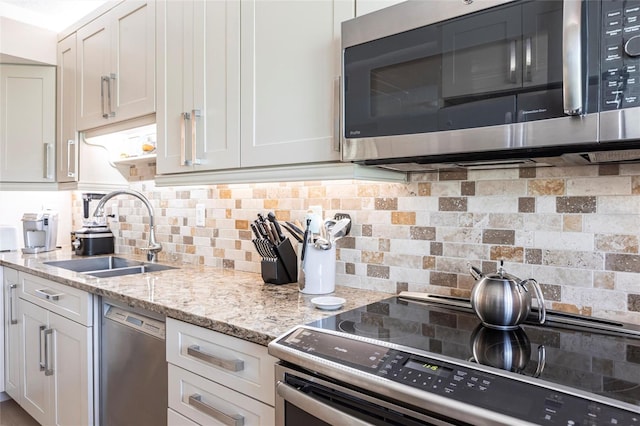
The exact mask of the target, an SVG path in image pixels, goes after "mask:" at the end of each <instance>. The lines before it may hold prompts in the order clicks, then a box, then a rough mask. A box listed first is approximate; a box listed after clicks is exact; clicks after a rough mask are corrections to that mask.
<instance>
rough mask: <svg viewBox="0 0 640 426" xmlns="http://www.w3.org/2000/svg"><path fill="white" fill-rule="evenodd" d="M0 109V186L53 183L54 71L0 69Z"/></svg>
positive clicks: (21, 67) (46, 68)
mask: <svg viewBox="0 0 640 426" xmlns="http://www.w3.org/2000/svg"><path fill="white" fill-rule="evenodd" d="M0 105H2V108H0V182H55V178H56V173H55V155H56V149H55V143H56V69H55V67H51V66H37V65H0ZM5 106H7V107H6V108H5Z"/></svg>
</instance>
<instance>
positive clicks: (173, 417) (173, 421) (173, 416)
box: [167, 408, 198, 426]
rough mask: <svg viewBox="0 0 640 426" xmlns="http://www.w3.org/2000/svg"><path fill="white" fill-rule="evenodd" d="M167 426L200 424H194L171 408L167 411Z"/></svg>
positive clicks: (193, 425) (196, 424) (195, 425)
mask: <svg viewBox="0 0 640 426" xmlns="http://www.w3.org/2000/svg"><path fill="white" fill-rule="evenodd" d="M167 426H198V423H196V422H192V421H191V420H189V419H188V418H186V417H185V416H183V415H182V414H178V413H176V412H175V411H173V410H172V409H171V408H169V409H168V410H167Z"/></svg>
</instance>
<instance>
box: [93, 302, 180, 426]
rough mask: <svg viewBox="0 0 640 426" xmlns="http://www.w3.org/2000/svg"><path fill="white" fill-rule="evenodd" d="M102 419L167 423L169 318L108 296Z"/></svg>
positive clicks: (120, 423)
mask: <svg viewBox="0 0 640 426" xmlns="http://www.w3.org/2000/svg"><path fill="white" fill-rule="evenodd" d="M101 308H102V311H101V312H102V321H101V335H100V424H101V425H102V426H127V425H136V426H145V425H149V426H158V425H166V424H167V361H166V355H165V354H166V349H165V317H164V316H163V315H160V314H157V313H154V312H149V311H146V310H142V309H138V308H131V307H128V306H127V305H125V304H122V303H119V302H114V301H112V300H108V299H103V300H102V303H101Z"/></svg>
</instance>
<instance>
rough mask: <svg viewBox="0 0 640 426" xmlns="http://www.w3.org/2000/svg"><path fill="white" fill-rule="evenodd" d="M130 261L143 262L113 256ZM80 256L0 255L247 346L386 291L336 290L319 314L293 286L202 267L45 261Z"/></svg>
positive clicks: (1, 261) (2, 260) (1, 260)
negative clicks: (95, 267) (115, 269)
mask: <svg viewBox="0 0 640 426" xmlns="http://www.w3.org/2000/svg"><path fill="white" fill-rule="evenodd" d="M116 256H118V257H125V258H128V259H134V260H143V259H142V258H139V257H136V256H129V255H123V256H120V255H116ZM75 258H80V257H79V256H75V255H72V254H70V253H68V252H64V251H62V250H56V251H52V252H47V253H40V254H23V253H20V252H7V253H0V266H7V267H10V268H13V269H17V270H19V271H23V272H27V273H29V274H32V275H36V276H39V277H42V278H45V279H49V280H52V281H55V282H58V283H61V284H65V285H68V286H70V287H75V288H78V289H81V290H85V291H88V292H90V293H93V294H96V295H99V296H104V297H106V298H111V299H114V300H118V301H121V302H125V303H127V304H128V305H130V306H136V307H141V308H144V309H148V310H150V311H154V312H158V313H161V314H164V315H166V316H167V317H169V318H175V319H178V320H181V321H185V322H188V323H191V324H195V325H198V326H201V327H205V328H208V329H211V330H215V331H218V332H221V333H225V334H228V335H231V336H234V337H238V338H241V339H244V340H247V341H250V342H254V343H257V344H260V345H264V346H266V345H267V344H268V343H269V342H270V341H271V340H273V339H275V338H276V337H278V336H279V335H281V334H283V333H284V332H286V331H287V330H289V329H291V328H292V327H294V326H296V325H299V324H306V323H308V322H311V321H315V320H318V319H321V318H326V317H329V316H332V315H335V314H336V313H338V312H342V311H344V310H349V309H353V308H356V307H359V306H363V305H367V304H369V303H373V302H376V301H379V300H382V299H385V298H387V297H390V296H392V295H391V294H389V293H382V292H376V291H370V290H362V289H356V288H350V287H342V286H336V291H335V292H334V293H332V294H331V296H338V297H342V298H344V299H346V303H345V305H344V306H343V307H342V309H340V310H335V311H323V310H320V309H317V308H315V307H314V306H313V304H312V303H311V299H313V298H314V297H317V295H307V294H302V293H300V292H299V291H298V284H295V283H293V284H283V285H274V284H265V283H264V282H263V281H262V278H261V277H260V275H259V274H254V273H248V272H240V271H234V270H227V269H222V268H214V267H210V266H201V265H185V264H173V265H172V264H170V263H166V262H162V263H163V264H167V265H171V266H175V267H177V269H169V270H165V271H160V272H152V273H145V274H137V275H124V276H120V277H113V278H96V277H91V276H88V275H83V274H79V273H76V272H73V271H69V270H66V269H61V268H57V267H53V266H49V265H45V264H44V262H47V261H53V260H69V259H75Z"/></svg>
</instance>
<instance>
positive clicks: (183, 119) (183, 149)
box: [180, 112, 191, 166]
mask: <svg viewBox="0 0 640 426" xmlns="http://www.w3.org/2000/svg"><path fill="white" fill-rule="evenodd" d="M190 119H191V114H189V113H188V112H183V113H181V114H180V164H181V165H183V166H188V165H189V163H187V144H186V139H187V120H190Z"/></svg>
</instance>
